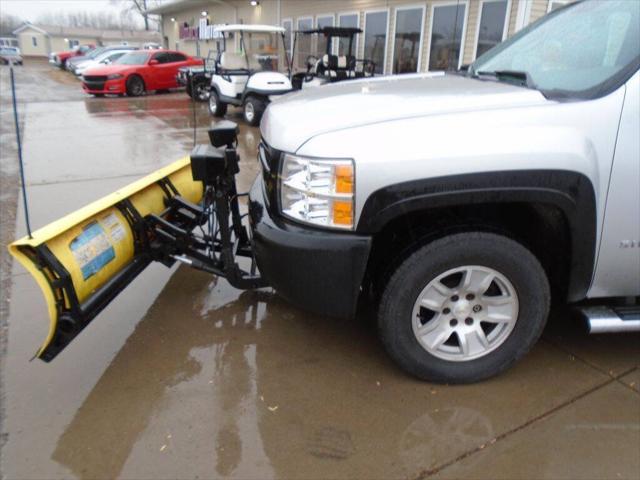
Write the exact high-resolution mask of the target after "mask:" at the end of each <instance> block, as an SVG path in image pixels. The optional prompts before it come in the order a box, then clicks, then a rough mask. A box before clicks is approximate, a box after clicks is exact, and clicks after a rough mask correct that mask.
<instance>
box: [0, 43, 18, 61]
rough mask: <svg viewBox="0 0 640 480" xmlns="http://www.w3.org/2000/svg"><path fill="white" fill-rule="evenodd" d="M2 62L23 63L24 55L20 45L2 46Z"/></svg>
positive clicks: (0, 55)
mask: <svg viewBox="0 0 640 480" xmlns="http://www.w3.org/2000/svg"><path fill="white" fill-rule="evenodd" d="M0 64H2V65H10V64H14V65H22V55H20V49H19V48H18V47H0Z"/></svg>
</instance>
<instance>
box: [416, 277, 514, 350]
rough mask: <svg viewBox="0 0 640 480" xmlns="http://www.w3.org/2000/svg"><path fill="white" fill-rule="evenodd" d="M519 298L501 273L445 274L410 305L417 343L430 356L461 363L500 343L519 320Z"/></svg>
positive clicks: (431, 282) (428, 286) (428, 285)
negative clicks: (412, 305)
mask: <svg viewBox="0 0 640 480" xmlns="http://www.w3.org/2000/svg"><path fill="white" fill-rule="evenodd" d="M518 309H519V303H518V295H517V292H516V290H515V287H514V286H513V284H512V283H511V282H510V281H509V280H508V279H507V278H506V277H505V276H504V275H502V274H501V273H500V272H498V271H496V270H494V269H492V268H489V267H484V266H479V265H468V266H462V267H457V268H454V269H451V270H448V271H446V272H444V273H443V274H441V275H439V276H438V277H436V278H435V279H433V280H431V281H430V282H429V283H428V284H427V286H426V287H425V288H424V289H423V290H422V291H421V292H420V294H419V295H418V298H417V300H416V302H415V304H414V307H413V313H412V326H413V333H414V335H415V337H416V340H418V342H419V343H420V345H421V346H422V348H424V349H425V350H426V351H427V352H429V353H430V354H431V355H434V356H435V357H438V358H441V359H444V360H449V361H457V362H464V361H469V360H474V359H476V358H480V357H483V356H485V355H487V354H488V353H490V352H492V351H493V350H495V349H496V348H498V347H499V346H500V345H502V344H503V343H504V342H505V341H506V339H507V338H508V337H509V335H510V333H511V332H512V330H513V328H514V327H515V324H516V321H517V319H518Z"/></svg>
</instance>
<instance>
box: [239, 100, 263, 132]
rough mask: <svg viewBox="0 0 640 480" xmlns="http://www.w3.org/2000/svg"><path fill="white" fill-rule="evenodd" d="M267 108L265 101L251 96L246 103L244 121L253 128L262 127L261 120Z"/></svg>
mask: <svg viewBox="0 0 640 480" xmlns="http://www.w3.org/2000/svg"><path fill="white" fill-rule="evenodd" d="M266 108H267V102H265V101H264V100H263V99H261V98H258V97H255V96H253V95H252V96H250V97H247V99H246V100H245V101H244V107H243V112H244V120H245V122H247V123H248V124H249V125H251V126H252V127H257V126H258V125H260V120H262V114H263V113H264V111H265V109H266Z"/></svg>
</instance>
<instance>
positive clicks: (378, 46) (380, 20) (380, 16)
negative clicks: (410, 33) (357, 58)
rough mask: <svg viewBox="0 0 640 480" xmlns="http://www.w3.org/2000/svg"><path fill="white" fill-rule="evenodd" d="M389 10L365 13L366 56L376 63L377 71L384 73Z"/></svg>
mask: <svg viewBox="0 0 640 480" xmlns="http://www.w3.org/2000/svg"><path fill="white" fill-rule="evenodd" d="M388 25H389V12H388V11H387V10H382V11H377V12H366V13H365V14H364V58H365V59H367V60H371V61H373V62H374V64H375V70H374V72H375V73H378V74H382V73H384V64H385V60H386V56H387V27H388Z"/></svg>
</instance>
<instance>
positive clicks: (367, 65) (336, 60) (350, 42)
mask: <svg viewBox="0 0 640 480" xmlns="http://www.w3.org/2000/svg"><path fill="white" fill-rule="evenodd" d="M359 33H362V30H361V29H359V28H353V27H322V28H317V29H313V30H298V31H296V32H295V37H294V40H293V51H292V53H291V58H292V59H294V58H295V53H296V44H298V43H299V42H298V38H299V37H300V36H305V35H308V36H310V38H313V36H316V37H319V36H323V37H324V38H325V41H326V42H325V43H326V45H327V48H326V51H325V53H324V55H323V56H322V57H321V58H318V56H317V55H313V54H310V55H308V56H307V58H306V60H305V62H304V67H306V71H304V72H297V73H294V74H293V76H292V79H291V84H292V86H293V88H294V89H296V90H300V89H303V88H310V87H316V86H320V85H324V84H326V83H332V82H340V81H342V80H351V79H354V78H365V77H372V76H373V75H374V71H375V64H374V62H373V61H371V60H366V59H357V58H356V56H355V54H354V50H355V41H354V39H355V36H356V35H357V34H359ZM341 39H342V40H343V41H344V42H345V43H346V49H345V51H344V53H342V54H341V55H336V52H338V45H339V42H340V40H341ZM309 44H311V42H309ZM338 53H340V52H338ZM304 67H303V68H304Z"/></svg>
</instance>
